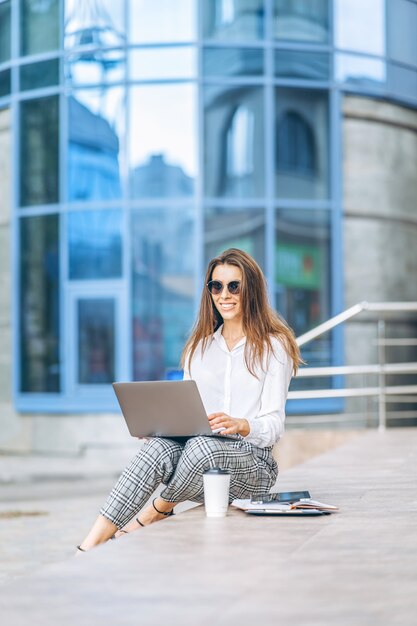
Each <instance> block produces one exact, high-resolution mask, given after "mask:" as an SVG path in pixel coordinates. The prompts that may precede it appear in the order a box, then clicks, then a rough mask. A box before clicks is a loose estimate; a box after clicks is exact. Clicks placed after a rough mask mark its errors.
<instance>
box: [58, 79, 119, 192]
mask: <svg viewBox="0 0 417 626" xmlns="http://www.w3.org/2000/svg"><path fill="white" fill-rule="evenodd" d="M68 117H69V119H68V133H69V136H68V138H69V146H68V199H69V200H70V201H85V200H112V199H115V198H120V197H121V195H122V185H121V175H120V154H121V143H123V142H124V122H125V99H124V90H123V88H122V87H112V88H108V89H99V90H98V89H88V90H87V89H85V90H79V91H76V92H74V95H73V96H70V97H69V98H68Z"/></svg>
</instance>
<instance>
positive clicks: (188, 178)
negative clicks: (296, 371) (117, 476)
mask: <svg viewBox="0 0 417 626" xmlns="http://www.w3.org/2000/svg"><path fill="white" fill-rule="evenodd" d="M17 16H18V17H19V19H17ZM416 26H417V4H416V2H415V1H414V0H367V2H358V1H357V0H176V1H175V2H167V1H166V0H153V2H144V1H143V0H121V1H120V2H112V1H111V0H83V1H81V0H49V1H48V2H35V1H33V0H0V183H1V188H2V195H1V198H0V250H3V251H4V254H3V256H2V257H1V263H0V273H1V274H0V275H1V278H2V280H3V283H4V284H7V285H8V284H10V285H11V288H10V290H9V291H7V290H5V294H6V295H5V298H6V299H5V301H4V304H5V306H2V308H1V311H0V316H1V317H0V343H1V345H2V346H4V350H3V359H2V361H1V363H0V392H1V402H2V418H0V419H3V422H4V423H3V422H2V429H1V435H0V446H4V447H5V448H7V447H8V448H9V449H19V450H23V449H27V448H28V447H30V446H32V447H33V449H36V450H39V451H42V450H45V451H46V450H50V449H51V447H54V446H56V442H57V441H64V440H65V442H64V443H62V444H60V445H62V450H65V451H73V452H74V451H78V450H79V449H80V448H81V447H83V446H84V447H85V446H87V445H89V444H90V443H92V442H95V443H96V442H100V443H103V444H108V443H117V442H122V441H124V440H125V431H124V430H123V424H122V423H121V421H120V419H119V415H118V413H117V405H116V403H115V399H114V395H113V392H112V389H111V385H110V383H111V382H112V381H113V380H115V379H117V380H155V379H164V378H172V377H174V378H175V377H178V376H180V371H179V357H180V354H181V349H182V346H183V345H184V343H185V341H186V339H187V337H188V335H189V332H190V330H191V327H192V324H193V321H194V319H195V314H196V312H197V309H198V304H199V300H200V295H201V289H202V288H203V285H202V283H203V278H204V271H205V267H206V263H207V261H208V260H209V259H210V258H212V257H213V256H215V255H217V254H218V253H219V252H221V251H222V250H224V249H225V248H228V247H232V246H234V247H238V248H241V249H243V250H246V251H247V252H249V253H250V254H252V255H253V256H254V257H255V258H256V259H257V261H258V262H259V263H260V265H261V266H262V268H263V270H264V271H265V274H266V277H267V281H268V288H269V296H270V299H271V302H272V303H273V305H274V306H275V307H276V309H277V310H278V311H279V312H280V313H281V314H282V315H283V316H284V317H285V318H286V319H288V321H289V323H290V324H291V325H292V327H293V328H294V329H295V331H296V333H297V334H298V335H300V334H302V333H304V332H306V331H307V330H309V329H311V328H312V327H314V326H316V325H317V324H319V323H321V322H323V321H325V320H326V319H328V318H329V317H331V316H332V315H334V314H335V313H337V312H340V311H341V310H343V309H344V308H347V307H348V306H350V305H353V304H355V303H356V302H359V301H362V300H365V299H366V300H370V301H372V300H374V301H383V300H387V301H389V300H393V301H395V300H397V301H398V300H417V285H416V281H415V280H412V278H411V277H413V276H415V275H416V273H417V258H416V255H415V249H416V245H417V221H416V211H417V208H416V197H417V176H416V171H417V139H416V137H417V133H416V131H417V48H416V37H415V30H416ZM12 145H14V146H15V148H14V150H12V149H11V146H12ZM12 241H13V251H14V252H13V256H12V255H11V254H9V252H10V248H11V242H12ZM9 259H12V262H9ZM364 268H366V272H364ZM11 320H14V323H13V324H12V322H11ZM369 333H370V331H369V325H368V326H366V325H361V324H356V325H355V326H352V328H351V329H349V330H347V331H346V332H344V331H343V330H342V329H339V330H338V331H337V332H335V333H333V334H332V335H331V336H325V337H324V338H322V339H320V340H316V341H315V342H312V343H310V344H308V345H307V346H306V348H305V350H304V353H303V356H304V358H305V359H306V360H307V361H308V363H309V364H310V365H327V364H339V363H344V362H345V363H348V364H350V363H352V364H353V363H356V362H367V361H368V362H369V361H371V362H372V361H375V358H374V356H375V355H374V354H373V351H374V344H373V343H372V339H373V338H372V337H371V336H370V334H369ZM408 334H409V333H408ZM412 358H413V355H411V354H405V353H404V358H403V360H404V361H407V360H412ZM293 384H294V388H300V387H301V386H304V387H305V386H306V383H305V381H304V382H303V381H301V380H300V381H295V382H294V383H293ZM329 384H330V382H329ZM342 410H343V404H342V403H341V402H340V401H339V400H334V399H331V400H328V399H327V400H318V401H314V402H313V401H310V402H304V403H300V402H298V403H289V405H288V412H289V413H290V414H291V412H295V411H297V412H301V413H307V414H309V413H312V412H319V413H326V412H335V411H342ZM57 413H60V414H62V415H60V416H59V418H57ZM3 416H5V417H3ZM75 416H78V417H77V418H76V417H75ZM80 416H82V419H83V428H76V427H75V423H77V424H79V419H80ZM77 420H78V421H77ZM100 420H101V422H100V423H101V424H103V425H105V427H103V428H101V427H100V426H97V424H98V423H99V421H100ZM64 431H65V433H66V435H65V437H62V436H61V435H62V433H63V432H64ZM28 441H31V442H33V443H31V444H27V442H28ZM55 449H56V448H55V447H54V450H55Z"/></svg>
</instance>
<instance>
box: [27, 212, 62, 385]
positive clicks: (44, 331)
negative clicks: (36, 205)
mask: <svg viewBox="0 0 417 626" xmlns="http://www.w3.org/2000/svg"><path fill="white" fill-rule="evenodd" d="M19 295H20V302H19V304H20V306H19V314H20V337H19V338H20V391H22V392H31V393H52V392H59V391H60V358H59V342H60V328H59V221H58V216H57V215H44V216H37V217H27V218H26V217H25V218H23V219H22V220H21V221H20V289H19Z"/></svg>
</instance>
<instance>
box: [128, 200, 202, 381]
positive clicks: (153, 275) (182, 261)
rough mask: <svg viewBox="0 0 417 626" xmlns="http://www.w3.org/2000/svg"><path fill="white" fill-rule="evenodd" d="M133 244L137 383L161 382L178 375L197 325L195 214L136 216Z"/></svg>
mask: <svg viewBox="0 0 417 626" xmlns="http://www.w3.org/2000/svg"><path fill="white" fill-rule="evenodd" d="M132 241H133V242H134V245H133V246H132V306H133V310H132V324H133V327H132V332H133V337H132V341H133V377H134V379H135V380H161V379H164V378H167V377H171V376H172V370H178V368H179V359H180V355H181V352H182V349H183V347H184V345H185V342H186V340H187V338H188V335H189V333H190V331H191V327H192V324H193V321H194V292H195V285H194V271H195V270H194V267H195V259H196V249H195V237H194V211H193V210H192V209H186V208H182V209H181V210H175V209H152V210H137V211H134V213H133V215H132Z"/></svg>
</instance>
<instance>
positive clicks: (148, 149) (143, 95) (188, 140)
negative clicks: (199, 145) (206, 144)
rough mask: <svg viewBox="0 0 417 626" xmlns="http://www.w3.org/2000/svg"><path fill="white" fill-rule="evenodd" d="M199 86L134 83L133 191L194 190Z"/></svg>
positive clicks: (183, 192) (163, 194)
mask: <svg viewBox="0 0 417 626" xmlns="http://www.w3.org/2000/svg"><path fill="white" fill-rule="evenodd" d="M195 90H196V87H195V85H191V84H187V83H184V84H168V85H144V86H134V87H131V106H130V129H131V130H130V132H131V137H132V140H131V141H130V144H129V148H130V172H131V173H130V194H131V196H132V197H133V198H138V197H156V196H159V197H167V196H170V197H174V196H177V197H181V196H189V195H192V193H193V188H194V179H195V176H196V171H197V154H196V136H195V123H196V122H195V120H196V110H195V109H196V91H195Z"/></svg>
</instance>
